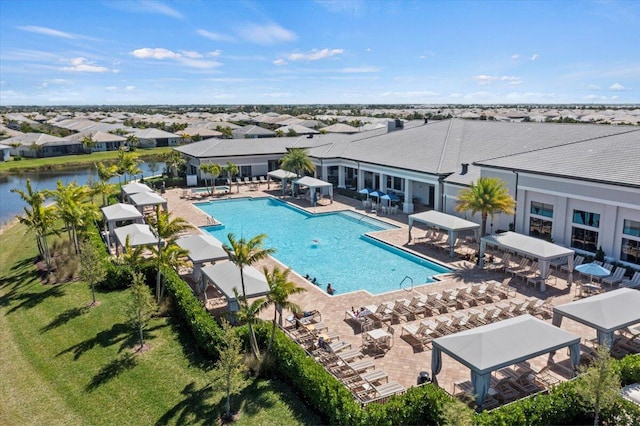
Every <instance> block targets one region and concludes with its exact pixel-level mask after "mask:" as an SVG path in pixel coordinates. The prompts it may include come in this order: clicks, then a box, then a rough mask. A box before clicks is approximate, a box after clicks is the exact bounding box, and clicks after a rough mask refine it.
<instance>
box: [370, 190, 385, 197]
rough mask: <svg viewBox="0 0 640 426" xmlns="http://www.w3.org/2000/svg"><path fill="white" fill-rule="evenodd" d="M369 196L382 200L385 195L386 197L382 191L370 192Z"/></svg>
mask: <svg viewBox="0 0 640 426" xmlns="http://www.w3.org/2000/svg"><path fill="white" fill-rule="evenodd" d="M369 195H370V196H372V197H376V198H380V197H382V196H383V195H385V193H384V192H382V191H373V192H370V193H369Z"/></svg>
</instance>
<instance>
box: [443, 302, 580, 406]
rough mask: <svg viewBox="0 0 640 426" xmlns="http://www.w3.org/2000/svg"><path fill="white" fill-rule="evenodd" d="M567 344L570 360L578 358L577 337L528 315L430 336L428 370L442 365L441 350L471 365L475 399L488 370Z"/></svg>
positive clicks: (481, 395) (484, 384)
mask: <svg viewBox="0 0 640 426" xmlns="http://www.w3.org/2000/svg"><path fill="white" fill-rule="evenodd" d="M565 346H569V349H570V351H571V362H572V364H573V365H574V366H576V365H578V362H579V361H580V337H579V336H576V335H573V334H571V333H568V332H566V331H564V330H561V329H559V328H558V327H554V326H552V325H551V324H547V323H546V322H544V321H541V320H539V319H537V318H535V317H533V316H531V315H528V314H527V315H520V316H517V317H515V318H510V319H507V320H503V321H499V322H496V323H493V324H489V325H484V326H481V327H476V328H473V329H471V330H466V331H463V332H460V333H455V334H451V335H448V336H444V337H440V338H437V339H435V340H433V350H432V352H431V374H432V376H433V377H434V378H435V377H436V375H437V374H438V373H439V372H440V370H441V368H442V354H441V353H442V352H444V353H446V354H447V355H449V356H451V357H452V358H453V359H455V360H456V361H458V362H460V363H462V364H464V365H465V366H467V367H469V368H470V369H471V383H472V384H473V387H474V390H475V394H476V402H477V403H478V405H480V404H481V403H482V401H483V400H484V397H485V396H486V394H487V392H488V391H489V383H490V379H491V372H492V371H495V370H498V369H500V368H503V367H506V366H509V365H513V364H517V363H518V362H522V361H525V360H527V359H530V358H534V357H537V356H539V355H543V354H545V353H548V352H552V351H555V350H557V349H560V348H563V347H565Z"/></svg>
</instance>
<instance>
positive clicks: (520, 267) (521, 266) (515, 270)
mask: <svg viewBox="0 0 640 426" xmlns="http://www.w3.org/2000/svg"><path fill="white" fill-rule="evenodd" d="M527 265H529V259H527V258H526V257H523V258H522V259H520V263H518V264H517V265H515V266H510V267H508V268H506V269H505V272H507V273H509V274H511V276H512V277H514V276H515V275H516V274H517V273H518V272H520V271H524V270H525V269H527Z"/></svg>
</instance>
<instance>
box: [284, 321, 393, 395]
mask: <svg viewBox="0 0 640 426" xmlns="http://www.w3.org/2000/svg"><path fill="white" fill-rule="evenodd" d="M287 322H288V325H287V326H286V327H284V328H283V330H284V332H285V333H286V334H287V335H288V336H289V337H290V338H291V339H293V340H294V341H295V342H297V343H298V344H299V345H300V346H301V347H302V348H303V349H304V350H305V351H306V352H307V354H309V356H312V357H313V358H314V359H315V360H316V361H317V362H318V363H320V364H321V365H322V366H323V367H324V368H325V369H326V370H327V371H328V372H329V373H331V374H332V375H333V376H335V377H336V378H337V379H338V380H340V381H341V382H342V383H343V384H344V385H345V387H347V389H349V390H350V391H351V392H352V393H353V395H354V398H355V399H356V400H357V401H359V402H361V403H363V404H368V403H372V402H377V403H384V402H386V400H387V399H388V398H389V397H390V396H392V395H395V394H398V393H403V392H404V391H405V388H404V387H403V386H402V385H400V384H399V383H398V382H395V381H389V377H388V375H387V373H385V372H384V371H383V370H380V369H376V366H375V364H374V363H373V356H372V355H371V354H372V353H373V354H375V353H377V352H378V351H383V352H384V351H385V350H387V349H388V348H391V346H393V329H391V330H389V329H387V330H382V329H375V330H367V331H363V335H362V345H361V347H360V348H359V349H356V348H353V347H352V344H351V343H348V342H346V341H345V340H341V339H340V335H339V334H338V333H335V332H330V331H329V329H328V327H327V326H326V325H325V324H324V323H322V314H320V312H318V311H310V312H305V313H303V314H302V315H299V316H290V317H288V318H287Z"/></svg>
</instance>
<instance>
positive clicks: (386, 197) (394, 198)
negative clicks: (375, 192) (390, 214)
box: [380, 193, 400, 205]
mask: <svg viewBox="0 0 640 426" xmlns="http://www.w3.org/2000/svg"><path fill="white" fill-rule="evenodd" d="M380 199H381V200H388V201H389V205H391V202H392V201H400V197H398V196H397V195H396V194H392V193H389V194H385V195H383V196H382V197H380Z"/></svg>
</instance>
